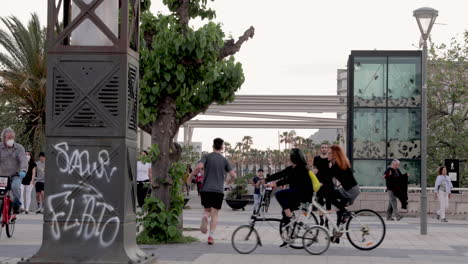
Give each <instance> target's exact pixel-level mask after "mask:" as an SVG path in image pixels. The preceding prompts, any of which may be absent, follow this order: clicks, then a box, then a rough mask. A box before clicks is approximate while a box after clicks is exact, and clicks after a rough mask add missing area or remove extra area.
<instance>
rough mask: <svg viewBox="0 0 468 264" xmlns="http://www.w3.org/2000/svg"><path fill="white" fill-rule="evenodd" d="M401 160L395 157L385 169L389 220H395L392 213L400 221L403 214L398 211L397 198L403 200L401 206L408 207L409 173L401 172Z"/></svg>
mask: <svg viewBox="0 0 468 264" xmlns="http://www.w3.org/2000/svg"><path fill="white" fill-rule="evenodd" d="M399 167H400V161H399V160H397V159H394V160H393V161H392V164H391V165H390V167H389V168H388V169H387V170H386V171H385V173H384V175H383V177H384V178H385V183H386V185H387V193H388V207H387V220H388V221H390V220H393V218H392V215H394V216H395V219H396V220H397V221H399V220H400V219H401V218H403V216H402V215H401V214H400V213H399V212H398V207H397V199H399V200H400V202H401V208H402V209H406V207H407V205H408V176H409V174H408V173H405V174H403V173H401V171H400V169H399Z"/></svg>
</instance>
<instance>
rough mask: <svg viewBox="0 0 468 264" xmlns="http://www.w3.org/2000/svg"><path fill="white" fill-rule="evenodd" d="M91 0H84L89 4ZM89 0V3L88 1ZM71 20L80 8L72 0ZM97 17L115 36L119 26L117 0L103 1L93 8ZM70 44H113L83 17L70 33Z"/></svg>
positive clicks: (92, 23)
mask: <svg viewBox="0 0 468 264" xmlns="http://www.w3.org/2000/svg"><path fill="white" fill-rule="evenodd" d="M91 1H92V0H86V1H85V3H86V4H89V3H90V2H91ZM88 2H89V3H88ZM71 11H72V12H71V13H72V20H73V19H75V18H76V17H77V16H78V15H79V14H80V13H81V10H80V9H79V8H78V5H76V4H75V3H74V2H72V4H71ZM95 13H96V15H97V17H98V18H99V19H101V20H102V22H103V23H104V25H106V26H107V27H108V29H109V30H110V31H111V32H112V33H113V34H114V35H115V36H117V34H118V27H119V1H118V0H106V1H103V2H102V3H101V4H100V5H99V6H98V7H97V8H96V10H95ZM70 45H78V46H113V45H114V43H113V42H112V40H110V39H109V38H108V37H107V36H106V35H105V34H104V33H103V32H102V31H101V30H100V29H99V28H98V27H97V26H96V25H95V24H94V22H93V21H91V20H90V19H89V18H86V19H84V20H83V21H82V22H81V23H80V24H79V25H78V26H77V27H76V28H75V29H74V30H73V31H72V33H71V38H70Z"/></svg>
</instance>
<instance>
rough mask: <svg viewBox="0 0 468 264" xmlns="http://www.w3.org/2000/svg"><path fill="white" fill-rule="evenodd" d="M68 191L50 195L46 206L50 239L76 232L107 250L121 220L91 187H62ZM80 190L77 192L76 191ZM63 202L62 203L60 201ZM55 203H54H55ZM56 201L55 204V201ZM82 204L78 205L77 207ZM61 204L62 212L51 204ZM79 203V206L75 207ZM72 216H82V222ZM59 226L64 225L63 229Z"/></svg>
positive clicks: (82, 185)
mask: <svg viewBox="0 0 468 264" xmlns="http://www.w3.org/2000/svg"><path fill="white" fill-rule="evenodd" d="M63 188H64V189H68V190H67V191H64V192H61V193H57V194H53V195H49V197H48V198H47V206H48V207H49V208H50V210H51V214H52V226H51V233H52V237H53V238H54V239H56V240H59V239H60V237H61V234H62V232H67V231H70V230H72V229H75V230H76V232H75V235H76V237H82V238H83V239H84V240H89V239H91V238H93V237H96V238H98V239H99V244H100V245H101V246H102V247H108V246H110V245H112V243H114V241H115V238H116V237H117V235H118V233H119V224H120V220H119V217H118V216H112V217H109V215H116V213H115V210H114V207H112V206H111V205H109V204H107V203H105V202H103V199H102V197H103V196H102V193H101V192H99V191H98V190H96V188H94V187H93V186H90V185H88V184H86V183H83V182H80V184H64V185H63ZM77 190H79V192H76V191H77ZM74 192H75V193H80V194H81V193H82V195H80V196H79V197H73V196H72V193H74ZM62 199H63V200H62ZM54 201H55V202H54ZM57 201H58V202H57ZM80 201H81V204H79V203H80ZM60 202H63V205H64V206H63V207H61V208H65V209H64V210H63V211H60V212H56V211H55V210H54V208H55V207H54V205H57V204H59V203H60ZM75 203H78V204H79V206H76V208H77V209H76V208H75ZM72 216H81V219H78V217H75V219H70V218H72ZM59 223H64V224H63V227H61V226H60V224H59Z"/></svg>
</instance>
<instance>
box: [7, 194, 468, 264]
mask: <svg viewBox="0 0 468 264" xmlns="http://www.w3.org/2000/svg"><path fill="white" fill-rule="evenodd" d="M273 200H274V199H272V201H273ZM189 206H190V207H191V209H188V210H185V211H184V227H191V228H198V227H199V224H200V217H201V213H202V209H201V206H200V205H199V200H198V198H197V197H196V195H195V193H192V199H191V200H190V202H189ZM250 208H251V206H249V207H248V208H247V210H246V211H232V210H230V208H229V207H228V206H227V205H225V204H224V205H223V209H222V211H221V214H220V223H219V226H218V230H217V231H216V234H215V238H216V243H215V245H212V246H210V245H207V244H206V235H203V234H201V233H200V232H199V231H188V232H185V234H186V235H190V236H194V237H197V238H198V239H199V240H200V242H196V243H191V244H171V245H157V246H143V247H142V248H143V249H144V250H145V251H147V252H152V253H155V254H156V255H157V256H158V263H166V264H169V263H171V264H182V263H184V264H185V263H223V264H224V263H226V264H228V263H235V264H239V263H242V264H247V263H258V264H260V263H268V264H276V263H278V264H280V263H281V264H284V263H287V264H292V263H307V262H312V261H313V262H314V263H337V264H345V263H349V264H354V263H359V264H367V263H379V264H381V263H421V264H423V263H424V264H427V263H460V264H461V263H465V264H466V263H468V221H455V220H453V221H450V222H449V223H440V222H437V221H436V220H435V219H429V225H428V233H429V234H428V235H426V236H422V235H419V219H418V218H403V219H402V220H401V221H399V222H387V235H386V237H385V240H384V242H383V243H382V244H381V245H380V246H379V247H378V248H376V249H374V250H372V251H360V250H357V249H355V248H354V247H352V246H351V245H350V244H349V242H348V241H346V240H345V239H342V242H341V244H339V245H337V244H331V245H330V248H329V249H328V251H327V252H325V253H324V254H323V255H321V256H312V255H309V254H308V253H307V252H306V251H304V250H295V249H290V248H279V247H278V245H279V244H280V243H281V242H280V239H279V236H278V231H277V224H271V225H270V224H268V223H263V224H262V225H259V226H258V231H259V234H260V236H261V239H262V242H263V246H262V247H258V248H257V249H256V251H254V252H253V253H252V254H249V255H240V254H237V253H236V252H235V251H234V250H233V248H232V246H231V243H230V238H231V234H232V232H233V230H234V229H235V228H236V227H237V226H239V225H241V224H245V223H247V222H248V220H249V213H250ZM270 212H274V213H272V215H273V216H275V215H276V216H277V215H279V214H278V212H279V207H278V205H277V204H273V205H272V207H271V208H270ZM41 222H42V216H41V215H39V216H38V215H21V216H20V219H19V220H18V222H17V226H16V230H15V235H14V237H13V238H7V237H6V236H5V234H4V233H3V235H2V236H1V238H0V263H15V262H16V261H18V260H19V259H20V258H22V257H24V258H27V257H30V256H32V255H33V254H34V253H35V252H36V251H37V250H38V249H39V247H40V243H41V237H42V230H41V229H42V225H41ZM3 232H4V231H3Z"/></svg>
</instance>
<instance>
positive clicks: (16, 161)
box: [0, 127, 28, 221]
mask: <svg viewBox="0 0 468 264" xmlns="http://www.w3.org/2000/svg"><path fill="white" fill-rule="evenodd" d="M1 140H2V142H1V143H0V175H1V176H8V177H10V181H11V194H12V198H13V215H12V217H11V221H16V214H18V213H19V208H20V207H21V201H20V198H21V181H22V179H23V178H24V177H25V176H26V171H27V170H28V162H27V160H26V152H25V151H24V147H23V146H22V145H21V144H18V143H16V142H15V131H14V130H13V129H12V128H10V127H8V128H5V129H3V131H2V133H1Z"/></svg>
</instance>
